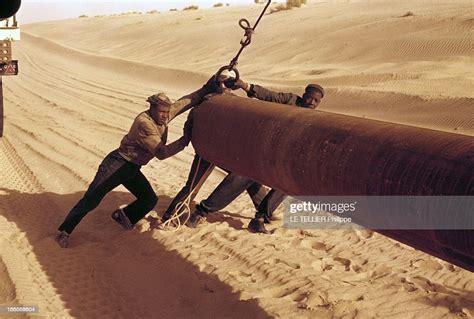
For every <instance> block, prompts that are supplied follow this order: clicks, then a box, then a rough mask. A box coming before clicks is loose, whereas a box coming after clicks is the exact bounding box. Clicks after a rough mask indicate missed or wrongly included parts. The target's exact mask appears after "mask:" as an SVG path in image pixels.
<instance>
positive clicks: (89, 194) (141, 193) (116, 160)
mask: <svg viewBox="0 0 474 319" xmlns="http://www.w3.org/2000/svg"><path fill="white" fill-rule="evenodd" d="M215 90H216V86H215V81H213V80H212V79H211V80H209V81H208V82H207V83H206V85H204V86H203V87H202V88H201V89H199V90H197V91H195V92H193V93H191V94H189V95H186V96H184V97H182V98H181V99H179V100H178V101H176V102H175V103H172V102H171V101H170V99H169V98H168V97H167V96H166V94H164V93H157V94H154V95H152V96H150V97H148V99H147V102H148V103H149V104H150V106H149V109H148V110H146V111H144V112H141V113H140V114H138V116H137V117H136V118H135V120H134V121H133V124H132V126H131V128H130V130H129V132H128V133H127V134H126V135H125V136H124V137H123V139H122V141H121V143H120V147H119V148H118V149H116V150H114V151H112V152H111V153H109V154H108V155H107V156H106V157H105V158H104V160H103V161H102V163H101V164H100V166H99V169H98V171H97V173H96V175H95V177H94V180H93V181H92V183H91V184H90V186H89V188H88V189H87V191H86V193H85V194H84V197H83V198H82V199H81V200H80V201H79V202H78V203H77V204H76V205H75V206H74V207H73V208H72V209H71V211H70V212H69V214H68V215H67V216H66V219H65V220H64V222H63V223H62V224H61V225H60V226H59V228H58V230H59V234H58V235H57V236H56V238H55V240H56V242H57V243H58V244H59V245H60V246H61V247H63V248H65V247H67V246H68V239H69V235H70V234H71V233H72V231H73V230H74V228H75V227H76V226H77V225H78V224H79V222H80V221H81V220H82V218H83V217H85V216H86V214H87V213H88V212H90V211H91V210H93V209H94V208H96V207H97V206H98V205H99V203H100V202H101V200H102V199H103V198H104V196H105V195H106V194H107V193H109V192H110V191H112V190H113V189H114V188H116V187H117V186H119V185H123V186H125V188H127V189H128V190H129V191H130V192H131V193H132V194H133V195H135V197H136V200H135V201H134V202H132V203H130V204H129V205H127V206H126V207H124V208H119V209H117V210H116V211H114V212H113V213H112V218H113V219H114V220H115V221H116V222H117V223H119V224H120V225H121V226H122V227H123V228H125V229H131V228H132V227H133V225H134V224H135V223H136V222H138V221H139V220H140V219H142V218H143V217H144V216H145V215H146V214H147V213H148V212H149V211H150V210H152V209H153V207H154V206H155V204H156V203H157V201H158V198H157V196H156V194H155V192H154V190H153V188H152V187H151V185H150V183H149V182H148V180H147V179H146V177H145V176H144V175H143V174H142V172H141V171H140V168H141V167H142V166H143V165H146V164H147V163H148V162H149V161H150V160H151V159H152V158H154V157H156V158H158V159H160V160H164V159H166V158H168V157H170V156H173V155H175V154H177V153H178V152H180V151H181V150H183V149H184V147H186V146H187V145H188V144H189V142H190V140H191V126H192V124H191V123H192V122H191V121H190V120H189V119H188V121H186V123H185V125H184V129H183V136H182V137H181V138H179V139H178V140H176V141H174V142H173V143H171V144H166V140H167V135H168V122H169V120H171V119H173V118H174V117H176V116H177V115H179V114H181V113H183V112H185V111H187V110H189V109H190V108H192V107H193V106H195V105H197V104H199V103H200V102H201V101H202V99H203V98H204V96H205V95H206V94H209V93H212V92H214V91H215Z"/></svg>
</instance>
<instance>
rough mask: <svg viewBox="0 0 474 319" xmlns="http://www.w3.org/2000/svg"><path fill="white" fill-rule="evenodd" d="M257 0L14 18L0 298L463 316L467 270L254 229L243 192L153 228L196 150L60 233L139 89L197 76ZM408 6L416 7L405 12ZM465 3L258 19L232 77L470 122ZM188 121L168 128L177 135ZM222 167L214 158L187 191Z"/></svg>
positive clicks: (473, 288) (92, 310) (109, 311)
mask: <svg viewBox="0 0 474 319" xmlns="http://www.w3.org/2000/svg"><path fill="white" fill-rule="evenodd" d="M260 8H261V6H257V5H254V6H248V7H226V8H215V9H209V10H197V11H193V12H163V13H159V14H141V15H138V14H137V15H126V16H110V17H96V18H80V19H71V20H65V21H60V22H48V23H39V24H31V25H26V26H22V40H21V41H20V42H17V43H15V46H14V50H15V51H14V54H15V57H16V58H17V59H18V60H19V61H20V75H19V76H17V77H9V78H6V79H4V97H5V114H6V118H5V121H6V122H5V125H6V126H5V137H4V138H3V139H2V140H1V141H0V171H1V174H0V176H1V177H2V178H1V179H0V229H1V232H0V247H1V250H0V278H1V279H2V280H1V284H0V305H12V304H18V305H36V306H39V308H40V314H39V315H40V316H44V317H47V318H66V317H76V318H95V317H101V318H152V317H154V318H208V317H222V318H243V317H244V318H268V317H282V318H345V317H358V318H373V317H390V318H414V317H422V318H441V317H448V318H454V317H459V316H463V317H472V316H473V315H474V303H473V300H474V276H473V274H472V273H470V272H468V271H466V270H463V269H461V268H459V267H456V266H453V265H451V264H449V263H447V262H444V261H442V260H439V259H437V258H434V257H431V256H429V255H426V254H424V253H421V252H419V251H416V250H414V249H412V248H410V247H407V246H405V245H403V244H400V243H397V242H395V241H393V240H390V239H388V238H386V237H383V236H381V235H379V234H377V233H373V232H372V231H369V230H351V231H347V230H346V231H343V230H339V231H334V230H333V231H304V230H301V231H298V230H288V229H283V228H282V227H281V226H282V223H281V221H277V222H276V223H272V225H271V227H270V229H271V230H272V231H273V234H272V235H271V236H264V235H258V234H251V233H249V232H247V231H246V229H245V228H246V225H247V224H248V221H249V219H250V218H251V217H252V216H253V214H254V211H253V208H252V206H251V203H250V201H249V200H248V198H246V197H245V196H241V197H239V198H238V199H237V200H236V201H235V202H233V203H232V204H231V205H229V206H228V207H227V208H226V209H225V211H223V212H221V213H219V214H214V215H212V216H211V217H209V218H208V223H207V224H206V225H202V226H200V227H198V228H197V229H195V230H191V229H188V228H181V229H180V230H179V231H178V232H171V231H163V230H156V229H151V228H150V222H151V221H152V219H153V217H156V216H157V215H158V214H161V213H162V212H163V211H164V209H165V208H166V207H167V205H168V203H169V202H170V201H171V198H172V197H173V196H174V195H175V194H176V192H177V191H178V190H179V188H180V187H181V185H182V184H183V183H184V181H185V180H186V177H187V174H188V169H189V165H190V162H191V160H192V156H193V155H194V152H193V149H192V147H188V148H186V149H185V151H184V152H182V153H180V154H178V155H177V156H175V157H173V158H171V159H168V160H166V161H157V160H154V161H152V162H151V163H150V164H149V165H148V166H147V167H146V168H144V169H143V172H144V174H145V175H146V176H147V177H148V178H149V180H150V182H151V183H152V185H153V187H154V189H155V190H156V191H157V193H158V194H159V197H160V201H159V203H158V204H157V206H156V207H155V210H154V212H152V213H151V214H150V216H149V217H148V218H147V219H146V220H143V221H141V222H140V224H139V225H138V226H137V227H136V228H135V229H134V230H133V231H131V232H127V233H124V232H123V231H122V230H121V229H120V228H119V227H118V226H116V225H115V224H114V223H111V220H110V217H109V214H110V213H111V212H112V211H113V210H114V209H115V208H116V207H117V206H118V205H121V204H123V203H125V202H127V201H129V200H131V198H132V197H131V195H130V194H128V193H126V192H125V190H124V189H123V188H118V189H117V190H116V191H115V192H113V193H112V194H110V195H109V196H108V197H106V199H105V200H104V202H103V203H102V204H101V206H99V208H97V209H96V210H95V211H94V212H92V213H91V214H90V215H88V217H87V218H86V219H85V220H84V221H83V222H82V223H81V225H80V226H79V227H78V228H77V231H76V232H75V233H74V235H73V236H72V237H71V246H72V247H71V249H67V250H62V249H60V248H59V247H57V245H56V244H55V243H54V242H53V240H52V237H53V235H54V234H55V231H56V227H57V225H58V224H59V223H60V222H61V221H62V219H63V218H64V216H65V214H66V213H67V211H68V210H69V209H70V207H71V206H72V205H73V204H74V203H75V202H76V201H77V200H78V199H79V198H80V197H81V196H82V194H83V192H84V190H85V188H86V187H87V185H88V183H89V182H90V181H91V179H92V177H93V175H94V174H95V172H96V169H97V166H98V164H99V163H100V160H101V159H102V158H103V156H104V155H105V154H106V153H108V152H109V151H111V150H112V149H114V148H116V147H117V146H118V143H119V142H120V139H121V138H122V136H123V135H124V134H125V133H126V131H127V130H128V128H129V126H130V124H131V123H132V121H133V118H134V116H135V114H137V113H138V112H140V111H141V110H143V109H145V108H146V104H145V98H146V97H147V96H148V95H150V94H152V93H155V92H156V91H157V90H163V91H165V92H166V93H168V94H169V95H170V96H171V97H173V98H178V97H179V96H181V95H183V94H185V93H188V92H189V91H191V90H194V89H196V88H198V87H200V85H202V84H203V83H204V82H205V81H206V80H207V78H208V77H209V76H210V75H211V74H212V73H214V72H215V71H216V70H217V69H218V67H220V66H221V65H224V64H227V63H228V62H229V61H230V59H231V58H232V57H233V55H234V54H235V53H236V51H237V49H238V48H239V44H238V41H239V40H240V38H241V36H242V34H243V32H242V30H241V29H240V28H239V27H238V25H237V21H238V19H240V18H242V17H246V18H248V19H249V20H250V21H254V19H255V18H256V16H257V15H258V13H259V10H260ZM408 11H411V12H412V13H413V14H414V15H413V16H407V17H402V16H403V15H405V14H406V13H407V12H408ZM472 21H473V16H472V4H471V3H470V1H453V2H442V3H441V2H436V3H433V2H432V1H405V2H397V4H396V5H395V4H391V3H387V2H383V1H329V2H324V3H319V2H314V3H313V2H311V3H310V4H308V6H306V7H304V8H301V9H294V10H290V11H285V12H278V13H273V14H270V15H266V16H265V17H264V19H263V20H262V23H261V25H259V27H258V29H257V32H256V34H255V35H254V38H253V40H252V44H251V45H250V46H249V47H248V48H247V49H246V50H245V51H244V53H243V54H242V57H241V59H240V64H239V70H240V72H241V75H242V77H243V78H244V79H245V80H248V81H251V82H255V83H261V84H264V85H267V86H269V87H272V88H275V89H282V90H288V91H294V92H296V93H300V92H302V90H303V88H304V86H305V85H306V84H307V83H308V82H317V83H321V84H322V85H324V86H325V87H326V88H327V89H328V94H327V97H326V98H325V100H324V102H323V103H322V105H321V109H322V110H325V111H328V112H336V113H343V114H349V115H353V116H359V117H365V118H373V119H378V120H383V121H389V122H395V123H403V124H407V125H412V126H419V127H426V128H430V129H436V130H443V131H448V132H454V133H457V134H464V135H471V136H472V135H474V112H473V101H474V96H473V93H472V92H473V90H472V88H473V86H472V84H473V79H474V75H473V71H472V62H473V60H472V39H471V33H472ZM183 122H184V117H183V116H182V117H179V118H177V119H176V120H175V121H174V122H173V123H172V125H171V127H170V133H171V136H170V139H171V140H173V139H175V138H176V137H178V135H179V134H180V132H181V127H182V124H183ZM222 177H223V173H222V172H220V171H217V170H216V171H215V172H214V173H213V174H212V175H211V177H210V179H209V182H208V183H207V184H205V186H204V187H203V189H202V192H201V193H200V194H199V196H198V197H197V200H200V199H201V198H204V197H205V196H206V195H207V194H209V193H210V192H211V191H212V190H213V189H214V187H215V185H216V184H217V183H219V182H220V180H221V179H222Z"/></svg>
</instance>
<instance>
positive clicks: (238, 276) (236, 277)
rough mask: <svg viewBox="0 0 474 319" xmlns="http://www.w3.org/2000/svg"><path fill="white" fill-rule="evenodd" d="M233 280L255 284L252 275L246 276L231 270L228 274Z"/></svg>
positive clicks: (243, 273)
mask: <svg viewBox="0 0 474 319" xmlns="http://www.w3.org/2000/svg"><path fill="white" fill-rule="evenodd" d="M228 274H229V276H231V277H232V278H233V279H234V280H236V281H238V282H242V283H249V282H255V279H253V278H252V274H248V273H246V272H244V271H242V270H233V271H229V272H228Z"/></svg>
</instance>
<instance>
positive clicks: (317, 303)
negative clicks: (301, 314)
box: [295, 291, 330, 310]
mask: <svg viewBox="0 0 474 319" xmlns="http://www.w3.org/2000/svg"><path fill="white" fill-rule="evenodd" d="M295 301H296V302H297V303H298V305H297V307H298V308H300V309H307V310H314V309H318V307H326V306H328V305H329V304H330V302H329V300H328V294H327V293H325V292H322V291H308V292H305V293H303V294H301V295H299V296H298V297H297V298H295Z"/></svg>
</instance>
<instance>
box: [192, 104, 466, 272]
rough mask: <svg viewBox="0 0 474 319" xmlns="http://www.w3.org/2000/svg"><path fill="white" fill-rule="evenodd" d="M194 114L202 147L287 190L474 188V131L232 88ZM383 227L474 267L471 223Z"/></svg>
mask: <svg viewBox="0 0 474 319" xmlns="http://www.w3.org/2000/svg"><path fill="white" fill-rule="evenodd" d="M194 118H195V120H194V126H193V137H192V142H193V145H194V148H195V149H196V152H197V153H198V154H200V155H201V156H202V157H203V158H205V159H206V160H208V161H211V162H213V163H214V164H216V165H218V166H220V167H223V168H225V169H228V170H230V171H233V172H235V173H238V174H241V175H243V176H246V177H249V178H252V179H253V180H256V181H258V182H260V183H262V184H265V185H268V186H270V187H273V188H276V189H279V190H281V191H283V192H285V193H286V194H289V195H293V196H303V195H425V196H434V195H469V196H472V195H473V192H474V177H473V172H474V138H473V137H471V136H465V135H458V134H452V133H446V132H440V131H434V130H429V129H423V128H416V127H410V126H405V125H400V124H393V123H387V122H382V121H375V120H367V119H362V118H357V117H351V116H345V115H340V114H333V113H328V112H322V111H313V110H308V109H302V108H297V107H294V106H288V105H280V104H275V103H269V102H263V101H258V100H255V99H248V98H241V97H236V96H229V95H227V96H225V95H219V96H214V97H212V98H210V99H209V100H207V101H205V102H203V103H202V104H201V105H199V106H198V107H197V108H196V109H195V111H194ZM380 232H382V233H384V234H385V235H388V236H390V237H393V238H395V239H397V240H400V241H402V242H405V243H407V244H409V245H411V246H413V247H415V248H418V249H421V250H424V251H426V252H429V253H430V254H433V255H436V256H438V257H441V258H443V259H445V260H448V261H450V262H453V263H455V264H458V265H460V266H462V267H465V268H470V269H471V270H472V269H473V268H472V267H474V266H472V265H473V264H474V262H473V261H474V258H473V257H474V248H473V247H474V236H473V231H472V230H432V231H431V230H428V231H427V230H421V231H420V230H417V231H414V230H387V231H380ZM469 264H470V265H469Z"/></svg>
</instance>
